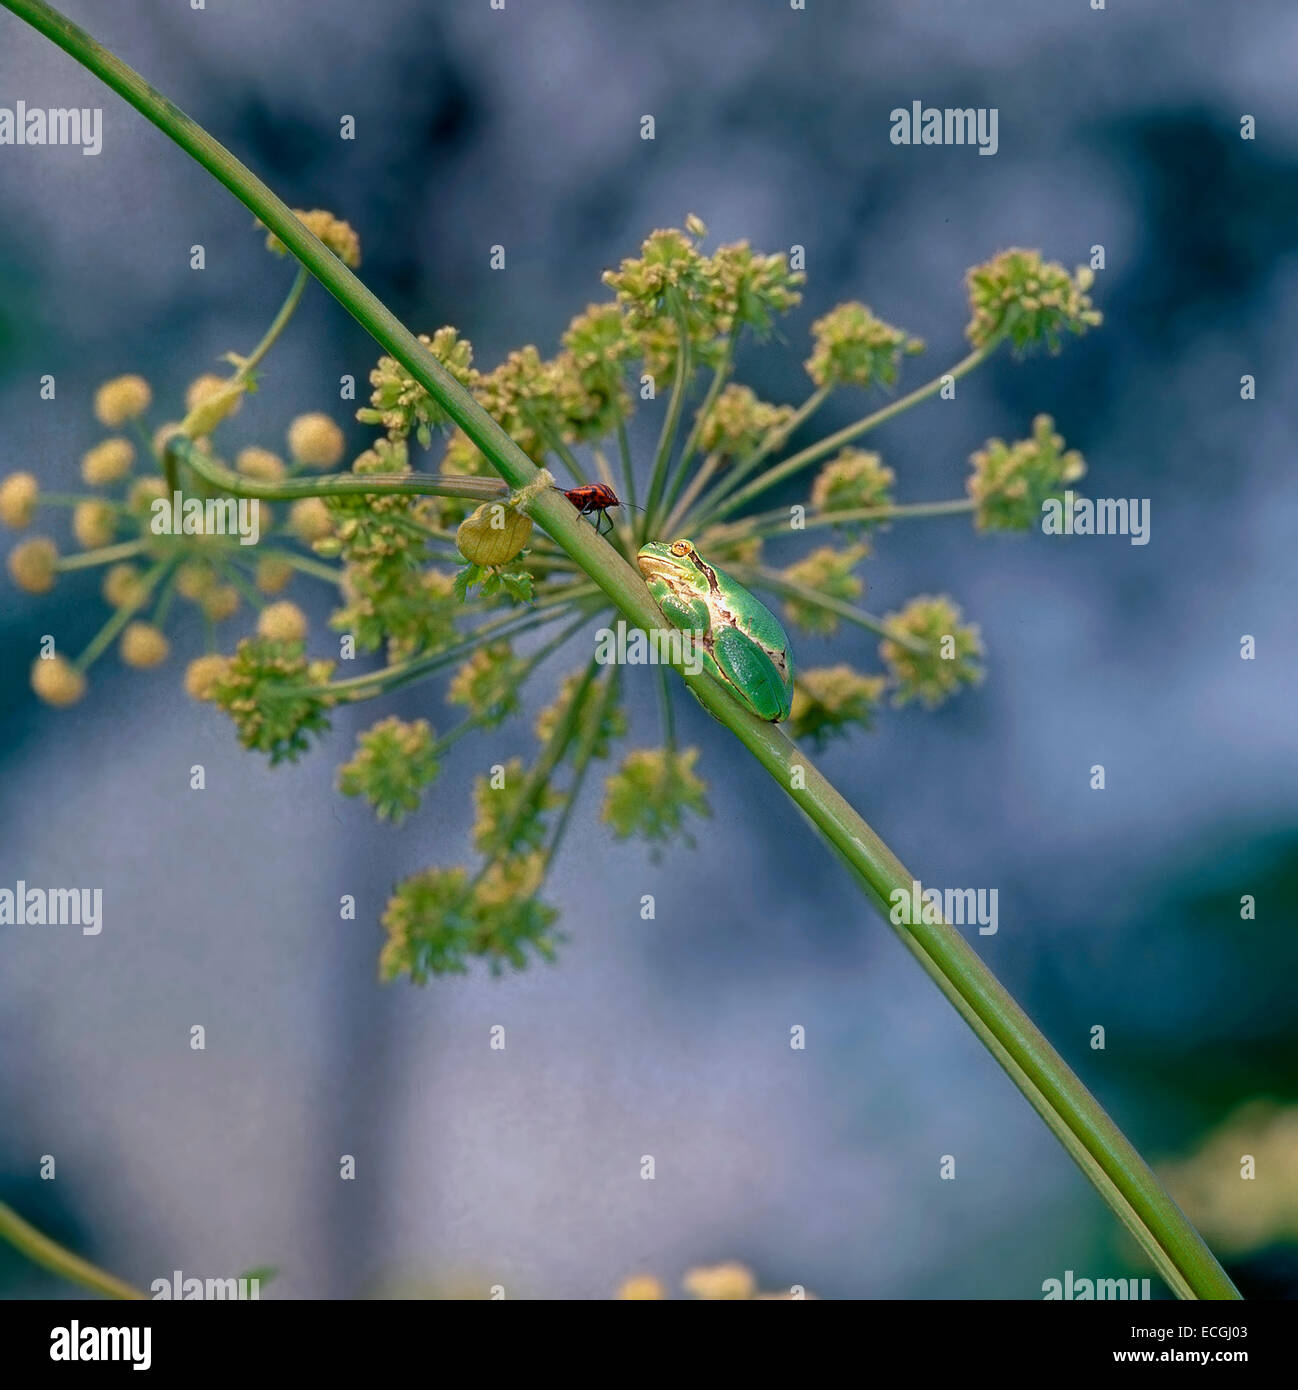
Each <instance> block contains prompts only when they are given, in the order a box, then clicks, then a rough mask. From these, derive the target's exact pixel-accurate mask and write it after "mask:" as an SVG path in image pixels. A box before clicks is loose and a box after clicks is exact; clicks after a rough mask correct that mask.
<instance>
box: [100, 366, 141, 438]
mask: <svg viewBox="0 0 1298 1390" xmlns="http://www.w3.org/2000/svg"><path fill="white" fill-rule="evenodd" d="M152 404H153V392H152V390H151V389H150V388H149V383H148V382H147V381H145V379H144V378H143V377H142V376H115V377H114V378H113V379H112V380H111V381H106V382H104V384H103V385H102V386H101V387H100V388H99V390H98V391H96V392H95V419H96V420H98V421H99V423H100V424H101V425H106V426H107V427H108V428H109V429H110V430H119V429H121V427H122V426H123V425H124V424H126V423H127V421H128V420H138V419H139V418H140V416H141V415H143V414H144V413H145V412H146V411H147V410H148V408H149V407H150V406H151V405H152Z"/></svg>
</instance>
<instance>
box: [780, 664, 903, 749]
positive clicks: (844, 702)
mask: <svg viewBox="0 0 1298 1390" xmlns="http://www.w3.org/2000/svg"><path fill="white" fill-rule="evenodd" d="M887 685H888V682H887V680H886V679H885V678H884V677H883V676H863V675H862V674H861V673H860V672H859V671H854V670H853V669H852V668H851V667H850V666H847V665H843V664H840V665H838V666H820V667H813V668H812V669H811V670H807V671H801V672H799V674H798V678H797V682H796V684H795V685H794V689H793V713H792V714H791V715H790V716H789V732H790V733H791V734H792V735H793V737H794V738H809V739H811V741H812V742H813V743H814V744H815V745H816V747H817V748H823V747H824V746H825V744H826V743H828V742H829V741H830V740H831V739H832V738H835V737H838V736H841V735H843V734H846V733H848V732H849V731H850V730H851V729H852V728H854V727H855V728H858V729H869V728H870V727H872V725H873V723H874V718H875V714H876V712H877V710H878V707H879V702H880V700H881V699H882V698H883V693H884V691H885V690H886V689H887Z"/></svg>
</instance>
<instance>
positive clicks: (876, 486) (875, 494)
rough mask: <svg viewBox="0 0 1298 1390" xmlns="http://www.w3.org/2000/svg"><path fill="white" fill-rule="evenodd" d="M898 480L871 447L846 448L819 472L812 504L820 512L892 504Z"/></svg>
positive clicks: (863, 523)
mask: <svg viewBox="0 0 1298 1390" xmlns="http://www.w3.org/2000/svg"><path fill="white" fill-rule="evenodd" d="M896 481H897V475H896V474H895V473H894V472H893V471H892V469H891V468H889V467H888V466H887V465H886V464H885V463H884V462H883V460H882V458H880V457H879V455H878V454H876V453H874V452H873V451H871V450H869V449H844V450H842V452H841V453H839V454H838V455H837V457H835V458H832V459H831V460H830V461H829V462H828V463H827V464H826V465H825V466H824V467H823V468H822V469H821V470H820V472H819V473H818V474H817V475H816V481H815V482H814V483H812V485H811V505H812V506H813V507H815V508H816V510H817V511H821V512H849V511H854V510H856V509H858V508H860V509H863V510H868V509H870V508H881V509H882V508H885V507H888V506H890V505H891V504H892V485H893V483H895V482H896ZM857 524H858V525H865V524H868V523H867V522H864V521H862V522H858V523H857Z"/></svg>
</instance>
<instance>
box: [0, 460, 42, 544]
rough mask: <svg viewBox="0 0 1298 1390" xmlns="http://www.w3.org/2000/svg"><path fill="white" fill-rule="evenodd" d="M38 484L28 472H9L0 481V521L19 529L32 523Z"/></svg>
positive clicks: (37, 497) (38, 494)
mask: <svg viewBox="0 0 1298 1390" xmlns="http://www.w3.org/2000/svg"><path fill="white" fill-rule="evenodd" d="M40 491H41V489H40V484H39V483H38V482H37V481H36V479H35V478H34V477H33V476H32V475H31V474H30V473H10V474H9V476H8V477H7V478H5V480H4V481H3V482H0V521H3V522H4V524H5V525H6V526H12V527H13V528H14V530H15V531H21V530H22V529H23V527H24V526H30V525H31V524H32V516H33V515H34V514H35V511H36V503H37V500H38V499H39V497H40Z"/></svg>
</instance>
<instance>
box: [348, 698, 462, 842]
mask: <svg viewBox="0 0 1298 1390" xmlns="http://www.w3.org/2000/svg"><path fill="white" fill-rule="evenodd" d="M439 767H440V763H439V760H438V754H437V745H436V741H435V739H434V737H433V730H432V728H431V727H430V726H429V723H428V721H427V720H426V719H416V720H415V721H414V722H413V723H407V722H406V721H405V720H402V719H398V718H397V717H396V716H395V715H393V716H391V717H390V718H387V719H380V720H379V721H378V723H377V724H375V725H374V727H373V728H372V729H369V730H367V731H366V732H365V733H363V734H361V736H360V738H359V739H358V740H357V742H356V755H355V756H354V757H353V758H352V760H351V761H350V762H348V763H344V764H343V765H342V767H340V768H339V769H338V788H339V790H340V791H341V792H342V794H343V795H344V796H362V797H364V798H365V800H366V801H368V802H369V803H370V805H371V806H372V807H373V808H374V812H375V814H376V815H377V816H378V818H379V819H380V820H387V821H391V822H392V823H393V824H394V825H400V824H401V822H402V821H403V820H405V818H406V817H407V816H408V815H409V814H410V813H411V812H412V811H417V810H418V809H419V803H420V801H421V800H422V799H423V794H424V790H425V789H426V788H427V787H428V786H430V785H431V784H432V783H433V782H434V781H435V780H436V777H437V773H438V769H439Z"/></svg>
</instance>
